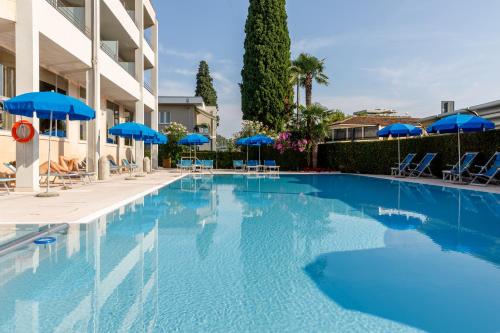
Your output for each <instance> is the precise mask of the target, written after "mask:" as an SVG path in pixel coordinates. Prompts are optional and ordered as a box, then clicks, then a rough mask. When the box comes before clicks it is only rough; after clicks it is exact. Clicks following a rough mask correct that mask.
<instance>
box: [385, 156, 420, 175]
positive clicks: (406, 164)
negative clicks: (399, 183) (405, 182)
mask: <svg viewBox="0 0 500 333" xmlns="http://www.w3.org/2000/svg"><path fill="white" fill-rule="evenodd" d="M416 155H417V154H408V155H406V157H405V158H404V160H403V161H401V163H400V164H399V165H398V166H396V167H392V168H391V175H392V176H398V175H404V174H407V173H408V169H409V168H410V166H411V163H412V162H413V159H414V158H415V156H416ZM396 165H397V164H396Z"/></svg>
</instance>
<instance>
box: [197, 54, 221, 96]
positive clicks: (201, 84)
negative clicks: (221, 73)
mask: <svg viewBox="0 0 500 333" xmlns="http://www.w3.org/2000/svg"><path fill="white" fill-rule="evenodd" d="M213 81H214V80H213V79H212V77H211V76H210V69H209V68H208V63H207V62H206V61H205V60H202V61H200V66H199V67H198V74H196V91H195V96H201V97H202V98H203V102H205V105H208V106H218V105H217V92H216V91H215V88H214V85H213Z"/></svg>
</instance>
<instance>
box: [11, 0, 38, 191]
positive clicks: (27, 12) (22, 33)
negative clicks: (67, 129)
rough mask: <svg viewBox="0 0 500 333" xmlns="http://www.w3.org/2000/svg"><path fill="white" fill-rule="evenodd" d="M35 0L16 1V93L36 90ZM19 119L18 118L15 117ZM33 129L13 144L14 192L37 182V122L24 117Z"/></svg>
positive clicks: (32, 188) (36, 2)
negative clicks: (29, 137)
mask: <svg viewBox="0 0 500 333" xmlns="http://www.w3.org/2000/svg"><path fill="white" fill-rule="evenodd" d="M37 4H38V0H25V1H18V2H16V15H17V21H16V28H15V29H16V30H15V34H16V37H15V40H16V93H17V95H20V94H24V93H28V92H34V91H39V89H40V54H39V52H40V51H39V50H40V47H39V31H38V19H39V16H38V15H37V8H36V7H37ZM18 118H20V117H18ZM26 120H29V121H31V122H32V124H33V127H34V128H35V136H34V137H33V140H31V141H30V142H28V143H16V167H17V172H16V191H20V192H32V191H34V192H36V191H39V190H40V184H39V176H40V170H39V165H40V161H39V154H40V149H39V136H38V135H39V133H38V131H39V128H40V126H39V121H38V118H36V117H33V118H28V119H26Z"/></svg>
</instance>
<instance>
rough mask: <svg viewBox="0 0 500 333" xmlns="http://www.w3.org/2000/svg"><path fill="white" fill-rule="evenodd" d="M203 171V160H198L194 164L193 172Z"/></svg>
mask: <svg viewBox="0 0 500 333" xmlns="http://www.w3.org/2000/svg"><path fill="white" fill-rule="evenodd" d="M202 169H203V160H198V159H196V160H195V161H194V163H193V171H201V170H202Z"/></svg>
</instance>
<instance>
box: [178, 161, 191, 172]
mask: <svg viewBox="0 0 500 333" xmlns="http://www.w3.org/2000/svg"><path fill="white" fill-rule="evenodd" d="M177 168H178V169H180V170H181V172H182V171H183V170H187V171H193V161H191V160H180V161H178V162H177Z"/></svg>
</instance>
